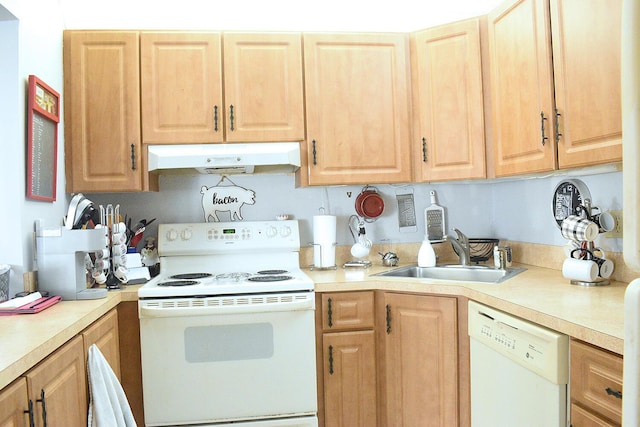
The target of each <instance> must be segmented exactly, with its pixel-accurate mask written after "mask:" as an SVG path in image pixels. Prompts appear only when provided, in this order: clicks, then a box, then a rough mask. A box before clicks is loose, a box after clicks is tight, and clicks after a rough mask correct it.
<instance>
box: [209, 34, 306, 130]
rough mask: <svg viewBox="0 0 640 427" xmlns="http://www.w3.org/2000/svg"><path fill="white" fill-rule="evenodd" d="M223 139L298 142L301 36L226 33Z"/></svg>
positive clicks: (301, 101)
mask: <svg viewBox="0 0 640 427" xmlns="http://www.w3.org/2000/svg"><path fill="white" fill-rule="evenodd" d="M222 37H223V40H224V73H223V75H224V101H225V102H224V105H225V113H226V116H225V119H226V138H225V139H226V140H227V141H231V142H236V141H238V142H242V141H245V142H246V141H302V140H303V139H304V96H303V83H302V37H301V35H300V34H293V33H290V34H287V33H273V34H269V33H264V34H262V33H224V34H223V36H222Z"/></svg>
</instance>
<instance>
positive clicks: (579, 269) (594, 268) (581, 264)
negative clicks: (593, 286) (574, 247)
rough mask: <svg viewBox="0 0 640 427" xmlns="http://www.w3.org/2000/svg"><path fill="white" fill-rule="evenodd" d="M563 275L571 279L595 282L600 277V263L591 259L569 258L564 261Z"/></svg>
mask: <svg viewBox="0 0 640 427" xmlns="http://www.w3.org/2000/svg"><path fill="white" fill-rule="evenodd" d="M562 275H563V276H564V277H566V278H567V279H570V280H579V281H582V282H594V281H595V280H596V279H597V278H598V264H596V263H595V261H592V260H590V259H576V258H567V259H565V260H564V263H562Z"/></svg>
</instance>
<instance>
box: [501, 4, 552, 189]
mask: <svg viewBox="0 0 640 427" xmlns="http://www.w3.org/2000/svg"><path fill="white" fill-rule="evenodd" d="M489 51H490V61H491V90H492V98H491V103H492V107H493V126H494V128H493V131H494V144H493V147H494V167H495V174H496V176H504V175H515V174H521V173H527V172H542V171H549V170H553V169H555V168H556V144H555V143H554V141H553V135H554V131H555V126H554V120H553V112H554V108H553V79H552V78H553V71H552V63H551V31H550V21H549V0H515V1H514V0H509V1H508V2H505V3H503V4H501V5H500V6H499V7H498V8H496V9H494V10H493V11H492V12H491V13H490V14H489Z"/></svg>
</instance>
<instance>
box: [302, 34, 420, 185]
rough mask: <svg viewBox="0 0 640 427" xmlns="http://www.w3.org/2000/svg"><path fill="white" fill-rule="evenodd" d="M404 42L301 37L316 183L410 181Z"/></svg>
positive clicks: (388, 37)
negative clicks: (302, 38) (302, 40)
mask: <svg viewBox="0 0 640 427" xmlns="http://www.w3.org/2000/svg"><path fill="white" fill-rule="evenodd" d="M406 39H407V36H405V35H403V34H336V35H329V34H305V35H304V52H305V55H304V62H305V88H306V108H307V113H306V114H307V144H308V149H307V151H308V163H309V183H310V184H311V185H325V184H367V183H389V182H406V181H410V180H411V159H410V154H409V152H410V145H409V144H410V141H409V122H408V120H409V99H408V81H409V78H408V74H409V71H410V69H409V63H408V57H409V55H408V50H409V46H408V43H407V40H406Z"/></svg>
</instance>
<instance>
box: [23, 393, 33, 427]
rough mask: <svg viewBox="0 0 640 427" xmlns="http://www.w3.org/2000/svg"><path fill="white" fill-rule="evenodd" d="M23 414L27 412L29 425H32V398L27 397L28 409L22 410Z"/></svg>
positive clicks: (31, 426) (30, 426)
mask: <svg viewBox="0 0 640 427" xmlns="http://www.w3.org/2000/svg"><path fill="white" fill-rule="evenodd" d="M24 413H25V414H29V427H33V426H34V425H35V424H34V422H33V400H31V399H29V409H27V410H25V411H24Z"/></svg>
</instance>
